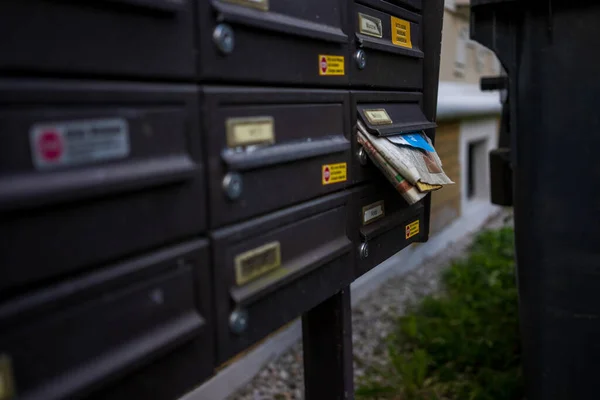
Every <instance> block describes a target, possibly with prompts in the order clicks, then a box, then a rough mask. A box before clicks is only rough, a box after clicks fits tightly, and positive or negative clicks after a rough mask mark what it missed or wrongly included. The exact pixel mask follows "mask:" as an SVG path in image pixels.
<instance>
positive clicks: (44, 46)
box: [0, 0, 196, 80]
mask: <svg viewBox="0 0 600 400" xmlns="http://www.w3.org/2000/svg"><path fill="white" fill-rule="evenodd" d="M193 15H194V13H193V0H94V1H92V0H90V1H60V0H27V1H22V0H3V1H2V2H0V48H1V49H2V51H1V52H0V72H2V73H3V74H11V75H24V74H36V75H45V76H64V75H67V74H68V75H79V76H82V75H85V76H121V77H136V78H137V77H143V78H159V79H178V80H179V79H192V78H193V77H194V76H195V75H196V60H195V52H194V16H193Z"/></svg>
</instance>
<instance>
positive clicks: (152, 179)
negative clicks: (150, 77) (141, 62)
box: [0, 79, 206, 292]
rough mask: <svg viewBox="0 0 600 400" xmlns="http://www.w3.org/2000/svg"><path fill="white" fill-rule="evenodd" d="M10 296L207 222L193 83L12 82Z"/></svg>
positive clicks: (5, 162) (5, 110)
mask: <svg viewBox="0 0 600 400" xmlns="http://www.w3.org/2000/svg"><path fill="white" fill-rule="evenodd" d="M0 103H1V104H2V106H1V107H2V111H1V113H0V130H1V131H2V132H3V134H4V137H5V145H3V146H1V147H0V170H1V171H2V175H0V218H1V219H2V223H1V224H0V248H1V251H0V265H2V268H3V272H4V274H3V279H2V280H1V281H0V292H3V291H4V290H5V289H7V288H9V287H13V286H14V287H17V286H19V287H22V286H24V285H28V284H33V283H37V282H40V281H44V280H48V279H54V278H56V277H59V276H64V275H65V274H69V273H74V272H76V270H83V269H86V268H90V267H93V266H96V265H100V264H103V263H106V262H111V261H112V260H116V259H117V258H118V257H123V256H126V255H128V254H133V253H136V252H139V251H145V250H150V249H151V248H152V247H154V246H158V245H161V244H163V243H166V242H173V241H176V240H182V239H185V238H186V237H190V236H192V235H194V234H196V233H200V232H201V231H203V230H204V229H205V227H206V223H205V219H206V211H205V206H204V204H205V201H204V196H205V194H204V179H203V171H202V165H201V158H200V153H201V147H200V137H199V131H198V116H197V109H198V92H197V89H196V88H194V87H193V86H186V85H150V84H124V83H108V82H104V83H92V82H67V81H46V80H14V79H13V80H2V81H0Z"/></svg>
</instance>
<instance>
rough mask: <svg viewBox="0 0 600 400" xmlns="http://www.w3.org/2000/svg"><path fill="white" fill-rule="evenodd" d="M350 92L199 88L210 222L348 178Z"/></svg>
mask: <svg viewBox="0 0 600 400" xmlns="http://www.w3.org/2000/svg"><path fill="white" fill-rule="evenodd" d="M348 98H349V97H348V93H347V92H341V91H326V90H313V91H308V90H306V91H305V90H290V89H253V88H233V87H207V88H205V89H204V115H205V117H204V123H205V126H206V132H207V141H208V146H207V149H208V172H209V185H210V206H211V227H213V228H217V227H220V226H223V225H226V224H229V223H232V222H237V221H239V220H241V219H243V218H248V217H253V216H256V215H259V214H264V213H266V212H270V211H274V210H276V209H279V208H283V207H286V206H289V205H292V204H295V203H299V202H302V201H305V200H309V199H311V198H315V197H318V196H321V195H325V194H328V193H331V192H334V191H338V190H341V189H344V188H345V187H346V186H347V185H348V184H349V183H350V179H351V177H350V175H349V172H350V158H351V157H350V141H349V140H348V138H347V137H346V135H347V134H348V132H349V126H350V124H349V107H348V105H349V102H348ZM232 179H235V180H236V182H237V183H238V184H239V186H238V187H237V190H233V189H232V187H231V186H232V185H233V184H234V183H235V182H234V183H231V180H232ZM236 194H237V196H236Z"/></svg>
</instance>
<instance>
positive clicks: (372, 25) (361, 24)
mask: <svg viewBox="0 0 600 400" xmlns="http://www.w3.org/2000/svg"><path fill="white" fill-rule="evenodd" d="M358 31H359V32H360V33H362V34H363V35H369V36H373V37H377V38H380V37H383V25H382V24H381V20H380V19H379V18H375V17H373V16H372V15H367V14H363V13H358Z"/></svg>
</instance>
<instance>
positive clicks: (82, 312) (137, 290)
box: [0, 239, 214, 400]
mask: <svg viewBox="0 0 600 400" xmlns="http://www.w3.org/2000/svg"><path fill="white" fill-rule="evenodd" d="M208 256H209V254H208V241H207V240H205V239H204V240H203V239H200V240H192V241H188V242H184V243H180V244H178V245H173V246H170V247H166V248H161V249H159V250H157V251H154V252H152V253H147V254H144V255H142V256H139V257H135V258H130V259H126V260H122V261H120V262H119V263H117V264H113V265H109V266H106V267H103V268H102V269H99V270H97V271H94V272H92V273H89V274H86V275H82V276H79V277H77V278H74V279H71V280H65V281H62V282H60V283H58V284H55V285H51V286H47V287H45V288H44V289H41V290H38V291H35V292H31V293H28V294H25V295H22V296H20V297H17V298H15V299H13V300H12V301H8V302H5V303H3V304H2V305H1V306H0V326H2V327H3V329H2V334H0V353H4V354H7V355H8V357H10V358H11V359H12V367H13V374H14V381H15V385H16V391H17V392H18V393H20V394H21V395H24V396H25V397H26V398H28V399H59V398H66V397H71V396H90V398H98V399H101V398H111V399H129V398H131V396H132V394H135V396H139V394H140V393H145V394H146V395H147V397H151V398H156V399H165V400H166V399H171V398H173V397H174V396H179V395H182V394H184V393H185V392H187V391H188V390H190V389H192V388H193V387H195V386H196V385H197V384H198V383H200V382H201V381H202V380H204V379H206V378H208V377H209V376H210V375H211V374H212V371H213V367H214V359H213V345H212V343H211V341H212V340H213V329H214V328H213V322H212V321H213V318H212V307H211V302H212V297H211V292H210V286H209V284H210V265H209V257H208ZM189 278H191V279H189ZM188 285H189V286H188ZM184 286H188V287H187V288H185V287H184ZM157 308H158V309H157ZM133 309H135V310H136V311H135V312H134V314H133V315H132V314H131V312H133ZM120 310H121V311H120ZM103 313H108V314H107V315H105V316H104V317H102V314H103ZM109 315H110V317H109ZM111 320H112V324H115V325H114V326H113V328H112V330H110V334H109V333H106V332H105V334H104V335H106V339H104V336H103V338H102V339H96V340H94V339H95V336H97V332H98V331H103V329H104V328H103V325H104V324H106V323H111ZM77 321H79V322H77ZM94 324H97V325H98V326H97V327H96V328H94V327H93V325H94ZM9 327H10V329H9ZM65 330H69V332H71V333H74V332H79V335H74V336H72V337H70V336H69V337H64V336H63V337H60V336H56V334H57V333H58V332H61V331H65ZM44 332H46V333H44ZM51 332H53V333H54V335H53V336H51V337H54V340H51V341H50V342H48V341H47V340H46V339H47V338H44V340H41V341H39V340H36V339H35V337H36V336H38V335H46V334H50V333H51ZM115 335H117V336H115ZM15 340H18V341H19V342H23V341H26V342H25V343H27V341H29V345H28V346H27V347H26V348H21V349H19V348H18V347H17V346H16V345H15V346H11V345H10V343H13V342H14V341H15ZM7 343H8V344H7ZM36 343H37V344H36ZM47 343H51V344H52V345H51V346H48V345H47ZM13 344H14V343H13ZM94 344H95V345H96V346H97V348H96V349H94V348H93V347H90V346H93V345H94ZM74 349H79V351H73V350H74ZM84 349H85V350H84ZM31 357H34V358H35V361H36V362H42V361H43V360H44V357H46V358H47V360H46V362H45V363H43V364H42V365H45V366H46V367H42V368H41V369H40V368H35V369H34V370H33V371H24V367H25V366H26V365H27V366H31V365H32V362H33V360H31V359H30V358H31ZM61 358H62V360H61ZM158 360H160V361H158ZM157 361H158V362H157ZM50 365H54V367H53V368H50V369H48V368H47V367H48V366H50ZM182 371H185V373H182ZM149 375H150V376H151V377H152V378H150V377H149ZM44 377H46V379H44ZM165 381H168V382H169V384H168V385H165V384H164V383H165ZM24 385H27V386H24ZM86 398H88V397H86Z"/></svg>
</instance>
